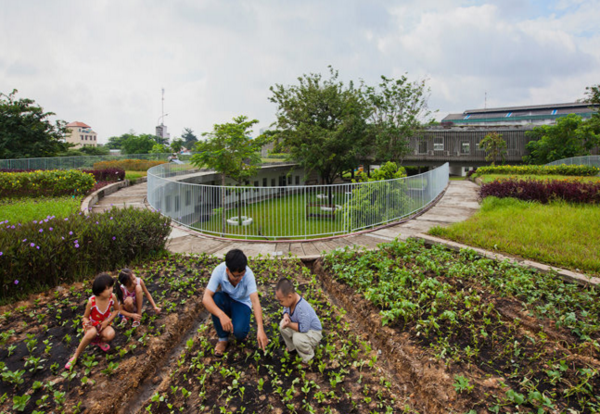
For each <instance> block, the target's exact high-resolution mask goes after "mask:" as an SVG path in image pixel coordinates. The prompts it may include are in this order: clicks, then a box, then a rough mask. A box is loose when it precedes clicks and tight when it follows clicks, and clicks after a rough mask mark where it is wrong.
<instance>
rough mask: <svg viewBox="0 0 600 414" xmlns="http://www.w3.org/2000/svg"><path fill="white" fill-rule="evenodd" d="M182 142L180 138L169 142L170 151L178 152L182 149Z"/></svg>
mask: <svg viewBox="0 0 600 414" xmlns="http://www.w3.org/2000/svg"><path fill="white" fill-rule="evenodd" d="M183 145H184V141H183V140H182V139H181V138H175V139H174V140H173V142H171V151H173V152H179V151H181V148H183Z"/></svg>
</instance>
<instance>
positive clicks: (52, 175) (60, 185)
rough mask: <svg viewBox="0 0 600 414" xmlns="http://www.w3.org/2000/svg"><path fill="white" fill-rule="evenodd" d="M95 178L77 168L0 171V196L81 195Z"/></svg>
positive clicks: (92, 185) (88, 189) (91, 185)
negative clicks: (16, 171) (14, 171)
mask: <svg viewBox="0 0 600 414" xmlns="http://www.w3.org/2000/svg"><path fill="white" fill-rule="evenodd" d="M94 184H96V180H95V179H94V176H93V175H92V174H88V173H85V172H83V171H79V170H46V171H42V170H39V171H31V172H19V173H9V172H3V173H0V197H58V196H65V195H77V196H79V195H83V194H86V193H87V192H88V191H90V190H91V189H92V188H93V187H94Z"/></svg>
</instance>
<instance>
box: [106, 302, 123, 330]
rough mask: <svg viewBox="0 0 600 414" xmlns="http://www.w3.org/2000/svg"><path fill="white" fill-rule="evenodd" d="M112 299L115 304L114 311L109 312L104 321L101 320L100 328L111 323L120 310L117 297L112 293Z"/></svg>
mask: <svg viewBox="0 0 600 414" xmlns="http://www.w3.org/2000/svg"><path fill="white" fill-rule="evenodd" d="M112 300H113V302H114V304H115V311H114V312H113V313H111V314H110V316H109V317H108V318H106V319H105V320H104V322H102V329H104V328H106V327H107V326H109V325H110V324H111V323H112V321H113V320H114V319H115V318H116V317H117V315H118V314H119V312H121V304H120V303H119V301H118V300H117V297H116V296H115V294H114V293H113V294H112Z"/></svg>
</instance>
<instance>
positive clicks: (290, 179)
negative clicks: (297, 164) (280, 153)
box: [287, 175, 292, 185]
mask: <svg viewBox="0 0 600 414" xmlns="http://www.w3.org/2000/svg"><path fill="white" fill-rule="evenodd" d="M287 181H288V185H291V184H292V176H291V175H288V180H287Z"/></svg>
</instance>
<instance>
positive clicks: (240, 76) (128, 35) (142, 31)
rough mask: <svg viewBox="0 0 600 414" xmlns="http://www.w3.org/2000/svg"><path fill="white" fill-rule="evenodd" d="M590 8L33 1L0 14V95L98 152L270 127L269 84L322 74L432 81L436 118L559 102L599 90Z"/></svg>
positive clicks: (568, 4) (576, 4) (6, 6)
mask: <svg viewBox="0 0 600 414" xmlns="http://www.w3.org/2000/svg"><path fill="white" fill-rule="evenodd" d="M598 6H599V2H598V1H597V0H593V1H592V0H589V1H585V2H580V1H576V0H560V1H555V2H545V1H544V2H540V0H531V1H529V2H523V1H521V0H519V1H516V0H511V1H507V0H503V1H481V0H464V1H459V0H455V1H447V0H444V1H442V0H422V1H416V0H414V1H412V0H411V1H402V2H399V1H394V2H389V1H384V0H381V1H366V0H351V1H341V0H337V1H330V2H318V1H316V0H307V1H303V2H296V3H294V2H280V1H275V0H263V1H254V2H241V1H228V2H221V1H216V0H211V1H201V2H200V1H192V0H189V1H173V2H159V1H157V0H154V1H142V0H131V1H127V2H117V1H116V0H115V1H113V0H104V1H96V2H92V3H81V2H77V1H74V0H65V1H61V2H45V1H41V0H38V1H28V2H4V3H3V5H2V6H0V48H1V50H2V51H3V53H2V56H0V92H3V93H8V92H10V91H11V90H12V89H13V88H17V89H19V91H20V94H19V96H23V97H28V98H32V99H35V100H36V101H37V102H38V103H40V104H41V105H42V106H43V107H44V109H45V110H47V111H53V112H56V113H57V116H58V117H59V118H61V119H64V120H66V121H74V120H79V121H83V122H86V123H88V124H89V125H91V126H92V127H93V128H94V129H95V130H96V131H97V132H98V133H99V136H100V139H101V141H105V140H106V139H107V138H108V137H110V136H112V135H120V134H122V133H125V132H128V131H129V130H131V129H133V130H135V131H136V132H139V133H141V132H153V131H154V126H155V124H156V122H157V119H158V118H159V117H160V115H161V88H163V87H164V88H165V89H166V93H165V112H167V113H169V115H168V116H167V117H166V118H165V124H166V125H167V126H168V127H169V131H170V132H171V134H172V136H176V135H179V134H181V132H182V131H183V128H184V127H190V128H192V129H193V130H194V131H195V132H196V133H197V134H200V133H201V132H203V131H209V130H211V129H212V125H213V124H215V123H222V122H227V121H228V120H230V119H231V118H233V117H234V116H236V115H239V114H245V115H247V116H249V117H251V118H257V119H259V120H260V121H261V124H260V125H259V127H258V128H256V130H258V129H259V128H261V127H265V126H268V124H270V123H271V122H272V121H273V119H274V114H275V107H274V105H273V104H271V103H270V102H269V101H268V97H269V96H270V92H269V87H270V86H272V85H274V84H276V83H279V84H284V85H287V84H292V83H295V82H296V78H297V77H299V76H301V75H302V74H303V73H308V72H320V73H322V74H323V75H325V76H326V74H327V65H329V64H331V65H333V66H334V67H335V68H336V69H338V70H339V71H340V76H341V77H342V78H343V79H345V80H349V79H354V80H358V79H359V78H362V79H365V81H366V82H367V83H370V84H374V83H376V82H377V80H378V78H379V76H380V75H386V76H400V75H402V74H404V73H405V72H408V75H409V78H411V79H415V80H417V79H421V78H428V79H429V82H428V83H429V85H430V86H431V89H432V96H431V101H430V107H432V108H433V109H436V108H439V109H440V116H443V114H444V113H447V112H460V111H462V110H464V109H467V108H474V107H479V106H481V105H482V104H483V96H484V92H485V91H487V92H488V97H489V99H488V106H490V105H498V106H509V105H516V104H533V103H549V102H562V101H569V100H572V99H576V98H577V97H581V96H583V93H584V90H585V86H588V85H591V84H594V83H598V82H599V81H598V80H597V73H598V71H597V67H598V62H599V61H600V52H599V51H600V43H599V39H600V33H599V29H598V27H597V21H598V19H599V18H600V14H599V13H600V7H598Z"/></svg>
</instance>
